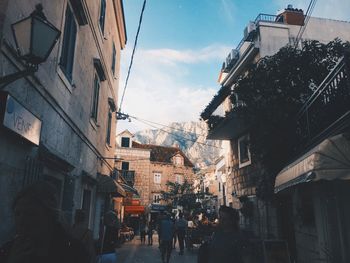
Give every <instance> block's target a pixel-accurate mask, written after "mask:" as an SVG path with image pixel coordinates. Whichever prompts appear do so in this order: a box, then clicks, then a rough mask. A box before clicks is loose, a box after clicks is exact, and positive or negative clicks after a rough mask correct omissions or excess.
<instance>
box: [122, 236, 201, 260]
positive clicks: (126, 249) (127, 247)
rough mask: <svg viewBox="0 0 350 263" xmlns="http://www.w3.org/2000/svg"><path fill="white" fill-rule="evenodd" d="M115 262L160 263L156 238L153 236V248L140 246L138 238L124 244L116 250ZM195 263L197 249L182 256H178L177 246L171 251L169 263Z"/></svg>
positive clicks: (186, 251)
mask: <svg viewBox="0 0 350 263" xmlns="http://www.w3.org/2000/svg"><path fill="white" fill-rule="evenodd" d="M117 261H118V262H123V263H161V262H162V261H161V257H160V251H159V249H158V236H157V235H154V236H153V246H148V245H147V242H146V244H142V245H141V241H140V236H135V238H134V239H133V240H132V241H130V242H126V243H124V244H123V245H122V247H121V248H118V250H117ZM195 262H197V249H196V248H195V249H194V250H193V251H188V250H185V253H184V255H179V246H178V244H176V249H173V251H172V254H171V259H170V263H195Z"/></svg>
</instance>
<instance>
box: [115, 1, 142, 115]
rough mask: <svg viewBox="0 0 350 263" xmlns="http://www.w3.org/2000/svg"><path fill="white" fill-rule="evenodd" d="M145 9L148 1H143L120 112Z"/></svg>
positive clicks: (120, 107)
mask: <svg viewBox="0 0 350 263" xmlns="http://www.w3.org/2000/svg"><path fill="white" fill-rule="evenodd" d="M145 7H146V0H144V1H143V6H142V10H141V15H140V20H139V25H138V27H137V32H136V38H135V43H134V48H133V50H132V55H131V59H130V65H129V69H128V75H127V76H126V80H125V86H124V90H123V95H122V98H121V100H120V106H119V111H121V109H122V104H123V100H124V95H125V91H126V87H127V86H128V81H129V76H130V71H131V67H132V64H133V61H134V55H135V50H136V46H137V40H138V37H139V33H140V28H141V24H142V18H143V12H144V11H145Z"/></svg>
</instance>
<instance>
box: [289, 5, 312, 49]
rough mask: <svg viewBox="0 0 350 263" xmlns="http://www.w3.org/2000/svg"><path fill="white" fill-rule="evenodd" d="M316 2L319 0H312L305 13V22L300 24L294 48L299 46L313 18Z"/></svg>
mask: <svg viewBox="0 0 350 263" xmlns="http://www.w3.org/2000/svg"><path fill="white" fill-rule="evenodd" d="M316 3H317V0H310V3H309V6H308V8H307V10H306V13H305V16H304V24H303V25H302V26H300V28H299V32H298V34H297V36H296V38H295V43H294V44H295V45H294V48H297V47H298V46H299V42H300V40H301V38H302V36H303V34H304V31H305V29H306V27H307V24H308V23H309V20H310V18H311V14H312V12H313V10H314V8H315V5H316Z"/></svg>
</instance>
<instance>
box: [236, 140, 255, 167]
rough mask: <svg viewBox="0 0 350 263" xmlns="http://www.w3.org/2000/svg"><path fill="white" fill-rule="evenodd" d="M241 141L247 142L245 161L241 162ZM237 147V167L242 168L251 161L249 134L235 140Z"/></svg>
mask: <svg viewBox="0 0 350 263" xmlns="http://www.w3.org/2000/svg"><path fill="white" fill-rule="evenodd" d="M243 141H248V144H247V145H246V148H247V157H248V158H247V160H243V161H242V160H241V159H242V158H241V143H242V142H243ZM237 147H238V161H239V164H238V167H239V168H243V167H245V166H248V165H250V164H251V163H252V159H251V155H250V147H249V134H246V135H244V136H241V137H240V138H238V140H237Z"/></svg>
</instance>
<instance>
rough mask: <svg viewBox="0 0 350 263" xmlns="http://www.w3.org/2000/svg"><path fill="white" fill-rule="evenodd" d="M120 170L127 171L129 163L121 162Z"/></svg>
mask: <svg viewBox="0 0 350 263" xmlns="http://www.w3.org/2000/svg"><path fill="white" fill-rule="evenodd" d="M122 170H126V171H128V170H129V162H122Z"/></svg>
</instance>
